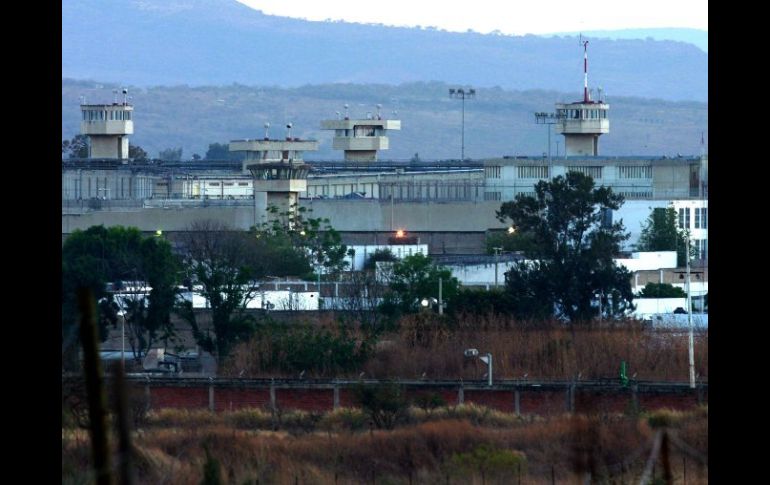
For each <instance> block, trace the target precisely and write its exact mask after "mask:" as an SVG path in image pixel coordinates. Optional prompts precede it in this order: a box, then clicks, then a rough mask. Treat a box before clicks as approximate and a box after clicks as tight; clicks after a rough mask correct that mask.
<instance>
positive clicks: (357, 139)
mask: <svg viewBox="0 0 770 485" xmlns="http://www.w3.org/2000/svg"><path fill="white" fill-rule="evenodd" d="M381 108H382V106H381V105H379V104H378V105H377V114H376V115H372V114H371V113H369V114H368V115H367V117H366V119H356V120H351V119H350V117H349V116H348V105H347V104H346V105H345V118H344V119H342V118H341V117H340V113H339V111H338V112H337V119H336V120H323V121H321V129H322V130H334V139H333V140H332V148H333V149H334V150H344V151H345V161H349V162H374V161H376V160H377V150H387V149H388V137H387V136H386V133H387V131H388V130H400V129H401V120H384V119H382V116H381V115H380V109H381Z"/></svg>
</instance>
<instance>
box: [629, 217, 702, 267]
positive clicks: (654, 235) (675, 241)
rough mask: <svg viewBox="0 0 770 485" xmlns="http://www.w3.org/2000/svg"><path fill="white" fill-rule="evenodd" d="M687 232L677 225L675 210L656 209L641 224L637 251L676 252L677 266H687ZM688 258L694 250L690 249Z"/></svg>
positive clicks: (692, 254)
mask: <svg viewBox="0 0 770 485" xmlns="http://www.w3.org/2000/svg"><path fill="white" fill-rule="evenodd" d="M687 237H688V231H686V230H684V229H680V228H679V225H678V224H677V215H676V209H674V208H673V207H666V208H663V207H656V208H654V209H653V210H652V213H650V217H649V218H648V219H647V221H646V222H645V223H643V224H642V234H641V235H640V236H639V242H637V244H636V250H637V251H676V260H677V265H679V266H684V265H685V264H687V260H686V259H685V252H686V251H687V249H686V248H687ZM690 253H691V254H690V257H692V256H694V255H695V248H694V247H692V248H690Z"/></svg>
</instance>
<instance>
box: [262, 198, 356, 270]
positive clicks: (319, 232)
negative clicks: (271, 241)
mask: <svg viewBox="0 0 770 485" xmlns="http://www.w3.org/2000/svg"><path fill="white" fill-rule="evenodd" d="M308 212H310V211H308V210H307V209H306V208H305V207H296V206H295V207H293V208H292V209H291V210H289V211H287V212H279V209H278V208H277V207H275V206H270V207H268V213H269V214H270V215H271V217H272V219H271V220H270V221H269V222H268V223H266V224H263V225H262V226H260V227H259V228H257V234H258V235H259V234H266V235H268V236H271V237H274V238H285V239H286V242H287V243H289V244H290V245H291V247H292V248H293V250H295V251H296V250H297V249H300V250H301V251H304V252H305V254H307V256H308V262H309V263H310V264H312V265H313V267H314V269H315V271H316V272H319V271H321V272H322V273H325V274H327V275H329V276H330V277H332V278H336V277H337V276H338V275H339V273H341V272H342V271H345V270H346V269H347V268H348V266H349V265H350V263H349V262H348V261H346V260H345V257H346V256H352V252H351V251H349V250H348V247H347V246H346V245H345V244H342V236H341V235H340V233H339V232H337V231H336V230H335V229H334V228H333V227H332V226H331V225H330V224H329V219H326V218H309V217H305V215H306V214H307V213H308Z"/></svg>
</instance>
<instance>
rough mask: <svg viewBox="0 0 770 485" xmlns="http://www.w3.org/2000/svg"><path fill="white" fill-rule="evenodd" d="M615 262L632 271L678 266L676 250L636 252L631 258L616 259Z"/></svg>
mask: <svg viewBox="0 0 770 485" xmlns="http://www.w3.org/2000/svg"><path fill="white" fill-rule="evenodd" d="M615 264H617V265H618V266H623V267H625V268H626V269H628V270H629V271H631V272H634V271H645V270H656V269H664V268H676V267H677V266H676V251H644V252H634V253H631V257H630V258H617V259H615Z"/></svg>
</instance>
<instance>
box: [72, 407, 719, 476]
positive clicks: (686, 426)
mask: <svg viewBox="0 0 770 485" xmlns="http://www.w3.org/2000/svg"><path fill="white" fill-rule="evenodd" d="M251 412H252V413H257V414H259V413H261V411H256V410H252V411H251ZM346 412H348V413H349V412H351V410H337V411H335V412H334V413H328V414H327V415H324V416H322V417H321V420H320V421H319V423H324V422H325V423H326V424H325V425H324V424H319V425H318V426H317V427H315V428H312V429H308V430H305V431H301V430H299V429H297V428H296V427H294V428H291V427H290V428H291V429H290V431H291V432H289V431H287V430H285V429H283V428H281V429H279V430H277V431H265V430H260V429H256V428H259V427H261V426H259V420H255V421H251V424H254V425H257V426H256V428H254V427H250V426H249V425H248V424H249V421H248V420H246V421H244V416H245V415H246V414H247V411H241V412H239V413H240V416H239V415H238V413H220V414H209V413H205V412H195V413H189V412H183V411H164V412H162V413H159V414H157V415H154V416H151V417H150V419H149V424H148V426H147V427H146V428H144V429H142V430H141V431H138V432H136V433H135V434H134V445H135V449H136V455H137V456H136V473H137V478H138V483H153V484H188V483H202V479H203V470H204V465H205V463H206V461H207V457H206V452H205V449H208V450H209V452H210V456H211V461H215V462H216V463H217V464H218V465H219V466H218V468H219V472H218V473H219V474H220V475H221V476H220V478H221V480H222V481H221V482H220V483H235V484H245V483H261V484H265V483H275V484H295V483H296V484H326V483H329V484H333V483H338V484H361V483H381V484H385V483H391V484H406V483H457V484H459V483H482V482H481V480H482V478H481V477H482V471H484V474H485V477H484V480H485V481H486V483H516V480H517V479H518V478H519V473H520V474H521V483H526V484H540V483H542V484H546V483H552V482H551V478H552V476H553V478H554V479H555V482H556V483H582V482H583V480H585V477H586V475H587V474H589V473H590V474H591V476H592V477H593V479H594V481H595V482H598V483H621V482H622V483H630V482H632V481H638V479H639V477H640V476H641V472H642V469H643V467H644V464H645V461H646V460H647V458H648V456H649V453H650V448H651V442H652V437H653V434H654V433H655V430H656V429H658V426H661V425H665V427H666V429H667V430H668V432H669V433H671V435H672V436H675V437H676V439H677V440H678V442H679V443H684V444H685V445H686V446H688V447H689V448H688V449H689V452H685V453H683V452H681V451H680V450H679V449H678V448H676V447H673V446H672V447H671V451H670V455H669V459H670V463H671V464H672V473H673V475H674V477H675V479H676V480H677V481H679V480H681V478H682V474H683V471H684V467H685V466H686V467H687V483H690V484H698V483H707V457H708V445H707V438H708V424H707V422H708V408H699V409H697V410H694V411H690V412H672V411H658V412H656V413H653V414H650V415H642V416H636V417H630V416H622V415H605V416H592V417H587V416H569V415H564V416H559V417H554V418H549V419H542V418H528V419H520V418H516V417H514V416H510V415H509V416H508V418H507V419H503V418H501V417H500V416H498V417H497V418H496V419H495V420H491V421H488V422H484V421H479V420H477V421H476V422H475V423H474V422H473V420H472V419H467V414H477V415H478V414H481V413H483V409H482V408H480V407H475V409H473V410H471V411H467V410H466V411H465V413H466V416H465V418H466V419H452V418H451V412H452V411H451V410H449V409H445V410H443V411H441V410H434V411H433V412H432V413H436V414H431V415H430V416H428V415H426V414H425V413H424V412H423V414H421V415H420V414H419V413H418V415H416V416H417V417H414V416H413V421H412V423H411V424H409V425H408V426H404V427H401V428H397V429H395V430H392V431H379V430H369V429H368V428H367V429H365V430H363V431H359V432H353V431H350V430H348V429H346V428H345V427H344V426H338V425H337V423H339V422H340V415H341V414H343V413H346ZM412 412H413V413H414V412H415V410H412ZM265 414H266V413H265ZM335 414H336V416H335ZM461 414H462V411H461V412H460V413H459V414H458V416H459V415H461ZM498 414H504V413H498ZM252 418H253V417H252ZM506 450H508V451H506ZM510 452H514V453H513V454H510V455H508V456H509V457H514V458H516V459H515V460H508V461H505V460H500V459H499V456H500V453H510ZM688 453H690V454H688ZM460 456H465V457H468V456H474V457H476V461H473V460H471V461H470V462H469V461H468V460H465V461H464V462H463V463H464V466H460V463H461V461H462V460H459V459H458V458H459V457H460ZM703 460H706V461H705V462H704V461H703ZM88 462H89V455H88V439H87V436H86V434H85V431H83V430H77V429H73V430H64V431H63V434H62V483H83V482H82V480H83V479H87V478H88V472H87V469H88ZM113 462H114V461H113ZM468 463H471V464H470V465H468ZM656 469H657V474H658V476H661V473H662V469H661V465H660V464H658V465H657V467H656Z"/></svg>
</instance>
